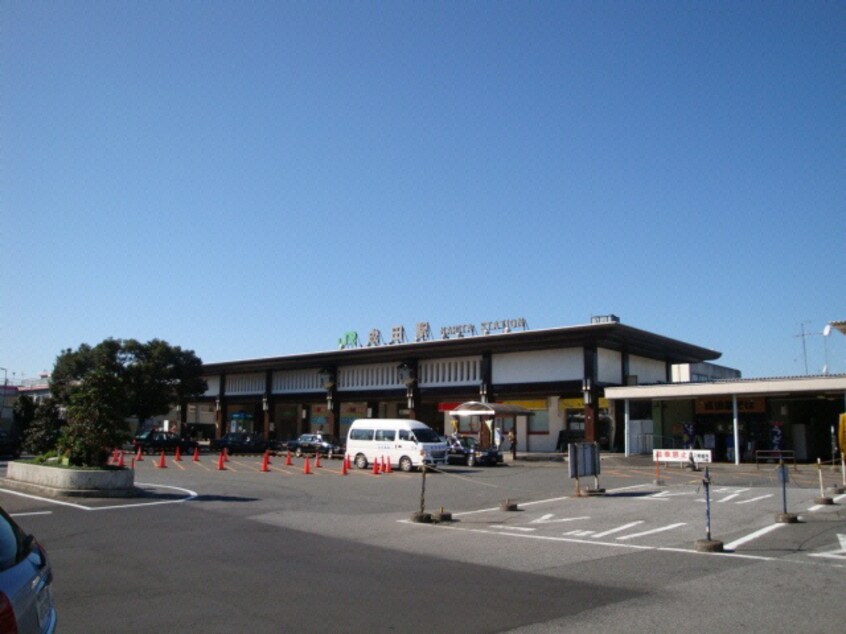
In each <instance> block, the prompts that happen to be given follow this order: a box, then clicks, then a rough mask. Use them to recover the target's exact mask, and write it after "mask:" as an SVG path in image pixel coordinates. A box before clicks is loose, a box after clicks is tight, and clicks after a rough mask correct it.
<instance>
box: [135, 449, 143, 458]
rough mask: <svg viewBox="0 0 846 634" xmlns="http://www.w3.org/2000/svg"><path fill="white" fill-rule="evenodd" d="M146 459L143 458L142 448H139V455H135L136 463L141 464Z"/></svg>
mask: <svg viewBox="0 0 846 634" xmlns="http://www.w3.org/2000/svg"><path fill="white" fill-rule="evenodd" d="M142 460H144V458H143V457H142V456H141V447H138V453H137V454H136V455H135V462H141V461H142Z"/></svg>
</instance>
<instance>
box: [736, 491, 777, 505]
mask: <svg viewBox="0 0 846 634" xmlns="http://www.w3.org/2000/svg"><path fill="white" fill-rule="evenodd" d="M771 497H773V494H772V493H767V494H766V495H759V496H758V497H756V498H750V499H748V500H741V501H740V502H735V504H752V502H758V501H759V500H766V499H767V498H771Z"/></svg>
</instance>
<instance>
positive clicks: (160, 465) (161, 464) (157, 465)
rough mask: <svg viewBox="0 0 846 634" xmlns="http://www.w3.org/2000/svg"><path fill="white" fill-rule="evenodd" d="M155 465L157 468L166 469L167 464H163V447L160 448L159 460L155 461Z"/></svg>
mask: <svg viewBox="0 0 846 634" xmlns="http://www.w3.org/2000/svg"><path fill="white" fill-rule="evenodd" d="M156 467H158V468H159V469H167V464H165V455H164V449H162V456H161V458H159V461H158V462H157V463H156Z"/></svg>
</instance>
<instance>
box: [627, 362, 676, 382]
mask: <svg viewBox="0 0 846 634" xmlns="http://www.w3.org/2000/svg"><path fill="white" fill-rule="evenodd" d="M629 374H633V375H635V376H636V377H637V382H638V384H639V385H647V384H650V383H666V382H667V366H666V364H665V363H664V362H663V361H658V360H657V359H647V358H646V357H637V356H635V355H631V356H630V357H629Z"/></svg>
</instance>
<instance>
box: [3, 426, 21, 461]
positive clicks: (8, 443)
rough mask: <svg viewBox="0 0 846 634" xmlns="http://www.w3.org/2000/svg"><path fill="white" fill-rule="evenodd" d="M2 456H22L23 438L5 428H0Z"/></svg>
mask: <svg viewBox="0 0 846 634" xmlns="http://www.w3.org/2000/svg"><path fill="white" fill-rule="evenodd" d="M0 456H11V457H12V458H20V457H21V439H20V438H18V437H17V436H16V435H15V434H11V433H9V432H8V431H6V430H5V429H0Z"/></svg>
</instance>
